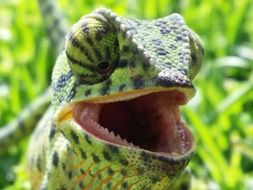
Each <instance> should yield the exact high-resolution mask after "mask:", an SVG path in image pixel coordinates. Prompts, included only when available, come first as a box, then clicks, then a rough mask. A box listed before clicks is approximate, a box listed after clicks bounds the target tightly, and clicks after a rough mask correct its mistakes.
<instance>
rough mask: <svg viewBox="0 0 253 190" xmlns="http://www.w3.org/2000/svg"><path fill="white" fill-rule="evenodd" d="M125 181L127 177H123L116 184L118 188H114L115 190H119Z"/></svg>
mask: <svg viewBox="0 0 253 190" xmlns="http://www.w3.org/2000/svg"><path fill="white" fill-rule="evenodd" d="M125 179H126V177H123V178H122V179H121V180H120V181H119V182H118V183H117V184H116V186H115V187H114V188H113V190H117V188H118V186H120V185H121V184H122V183H123V182H124V180H125Z"/></svg>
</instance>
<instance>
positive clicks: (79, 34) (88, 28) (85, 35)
mask: <svg viewBox="0 0 253 190" xmlns="http://www.w3.org/2000/svg"><path fill="white" fill-rule="evenodd" d="M65 53H66V56H67V59H68V64H69V66H70V68H71V69H72V71H73V73H74V74H75V75H76V76H77V77H78V79H79V80H80V81H81V82H83V83H86V84H95V83H98V82H101V81H103V80H106V79H108V78H109V77H110V75H111V74H112V73H113V71H114V69H115V67H116V66H117V63H118V61H119V43H118V39H117V35H116V32H115V28H114V27H113V26H112V25H111V24H110V22H109V21H107V20H106V18H104V17H103V16H102V15H98V14H92V15H88V16H85V17H83V18H82V19H81V20H80V21H79V22H78V23H77V24H76V25H74V26H73V28H72V30H71V32H70V33H69V35H68V37H67V40H66V43H65Z"/></svg>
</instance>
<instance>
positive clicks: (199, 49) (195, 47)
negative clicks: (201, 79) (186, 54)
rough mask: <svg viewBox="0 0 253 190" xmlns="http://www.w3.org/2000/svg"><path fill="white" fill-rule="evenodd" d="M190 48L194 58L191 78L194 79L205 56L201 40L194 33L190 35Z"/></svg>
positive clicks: (192, 58)
mask: <svg viewBox="0 0 253 190" xmlns="http://www.w3.org/2000/svg"><path fill="white" fill-rule="evenodd" d="M190 49H191V60H192V61H191V65H190V66H191V69H190V79H193V78H194V77H195V76H196V75H197V73H198V72H199V69H200V67H201V64H202V60H203V56H204V49H203V46H202V43H201V40H200V39H199V37H198V36H196V35H195V34H194V33H192V36H191V37H190Z"/></svg>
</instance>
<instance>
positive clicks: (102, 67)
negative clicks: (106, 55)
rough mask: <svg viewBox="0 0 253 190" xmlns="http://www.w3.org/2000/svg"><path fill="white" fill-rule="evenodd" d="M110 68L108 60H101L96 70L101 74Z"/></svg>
mask: <svg viewBox="0 0 253 190" xmlns="http://www.w3.org/2000/svg"><path fill="white" fill-rule="evenodd" d="M110 69H111V64H110V63H109V62H108V61H102V62H100V63H99V64H98V66H97V71H98V72H99V73H101V74H103V73H107V72H108V71H109V70H110Z"/></svg>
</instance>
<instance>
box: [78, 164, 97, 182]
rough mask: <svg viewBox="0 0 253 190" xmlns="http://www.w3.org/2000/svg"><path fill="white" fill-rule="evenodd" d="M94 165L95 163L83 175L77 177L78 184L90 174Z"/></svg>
mask: <svg viewBox="0 0 253 190" xmlns="http://www.w3.org/2000/svg"><path fill="white" fill-rule="evenodd" d="M94 164H95V163H92V164H91V165H90V166H89V167H88V168H87V170H86V171H85V172H84V173H83V174H82V175H80V176H77V177H78V178H77V183H79V182H80V181H82V180H83V179H84V178H85V177H86V176H87V175H88V173H89V171H90V169H91V167H92V166H93V165H94Z"/></svg>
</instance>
